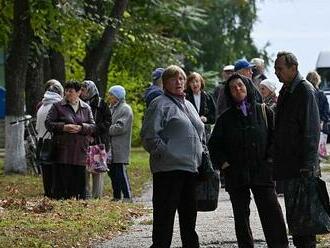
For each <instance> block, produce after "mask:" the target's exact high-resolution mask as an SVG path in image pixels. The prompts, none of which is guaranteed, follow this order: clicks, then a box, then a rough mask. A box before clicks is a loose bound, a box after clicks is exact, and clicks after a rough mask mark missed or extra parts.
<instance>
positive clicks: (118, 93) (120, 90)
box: [109, 85, 126, 101]
mask: <svg viewBox="0 0 330 248" xmlns="http://www.w3.org/2000/svg"><path fill="white" fill-rule="evenodd" d="M109 94H111V95H113V96H114V97H116V98H117V99H118V100H119V101H120V100H123V99H125V96H126V91H125V88H124V87H123V86H121V85H114V86H112V87H111V88H110V89H109Z"/></svg>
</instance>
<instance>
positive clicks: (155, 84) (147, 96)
mask: <svg viewBox="0 0 330 248" xmlns="http://www.w3.org/2000/svg"><path fill="white" fill-rule="evenodd" d="M163 72H164V68H157V69H155V70H154V71H153V72H152V73H151V77H152V85H150V86H149V87H148V88H147V89H146V91H145V92H144V100H145V102H146V105H147V107H148V106H149V104H150V103H151V101H152V100H153V99H154V98H156V97H157V96H160V95H162V94H163V93H164V92H163V82H162V74H163Z"/></svg>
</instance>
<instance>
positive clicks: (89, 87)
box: [82, 80, 99, 101]
mask: <svg viewBox="0 0 330 248" xmlns="http://www.w3.org/2000/svg"><path fill="white" fill-rule="evenodd" d="M82 87H84V88H86V95H84V96H82V99H83V100H85V101H90V100H91V99H92V98H93V97H95V96H99V91H98V89H97V87H96V85H95V83H94V82H93V81H91V80H85V81H83V83H82Z"/></svg>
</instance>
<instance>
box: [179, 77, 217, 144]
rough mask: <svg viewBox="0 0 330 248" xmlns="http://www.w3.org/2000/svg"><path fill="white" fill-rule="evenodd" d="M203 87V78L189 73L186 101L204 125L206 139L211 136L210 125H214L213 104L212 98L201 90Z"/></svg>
mask: <svg viewBox="0 0 330 248" xmlns="http://www.w3.org/2000/svg"><path fill="white" fill-rule="evenodd" d="M204 87H205V82H204V79H203V77H202V76H201V75H200V74H199V73H197V72H192V73H190V75H189V76H188V78H187V83H186V91H185V93H186V99H187V100H188V101H190V102H191V103H192V104H193V105H194V107H195V109H196V110H197V113H198V114H199V116H200V118H201V121H202V122H203V123H204V124H205V133H206V138H207V139H208V138H209V137H210V134H211V124H214V123H215V104H214V101H213V98H212V96H211V95H209V94H208V93H206V92H205V91H204V90H203V89H204Z"/></svg>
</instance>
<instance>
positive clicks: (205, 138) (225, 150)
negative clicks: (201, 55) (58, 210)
mask: <svg viewBox="0 0 330 248" xmlns="http://www.w3.org/2000/svg"><path fill="white" fill-rule="evenodd" d="M274 69H275V74H276V76H277V78H278V79H279V81H280V82H281V83H283V86H282V88H281V90H280V92H279V96H277V92H278V89H277V84H276V83H275V82H273V81H272V80H270V79H268V78H267V77H266V76H265V65H264V61H263V60H262V59H260V58H253V59H252V60H251V61H248V60H246V59H238V60H237V61H235V62H234V63H233V64H232V65H226V66H224V67H223V69H222V71H221V73H220V78H221V79H222V81H220V82H219V84H218V85H217V86H216V87H215V89H214V91H213V92H212V93H208V92H206V91H205V79H204V78H203V76H202V75H201V74H200V73H198V72H186V71H184V70H183V69H182V68H181V67H179V66H176V65H171V66H168V67H167V68H157V69H155V70H154V71H153V72H152V74H151V77H152V84H151V85H150V87H148V88H147V89H146V90H145V92H144V95H143V96H144V97H143V99H144V101H145V103H146V111H145V114H144V118H143V123H142V128H141V140H142V144H143V146H144V148H145V149H146V151H147V152H148V153H149V154H150V168H151V172H152V183H153V198H152V203H153V232H152V242H153V244H152V246H151V247H155V248H156V247H157V248H158V247H159V248H163V247H164V248H165V247H170V245H171V240H172V235H173V224H174V217H175V213H176V211H177V212H178V214H179V223H180V234H181V240H182V245H183V247H190V248H194V247H199V238H198V235H197V232H196V230H195V227H196V218H197V206H196V195H195V188H196V185H197V182H198V177H197V176H198V167H199V165H200V164H201V160H202V152H203V151H205V149H208V150H209V152H210V157H211V160H212V164H213V167H214V169H215V170H216V171H219V174H220V178H221V180H220V181H221V187H223V188H225V190H226V191H227V192H228V194H229V196H230V201H231V204H232V208H233V214H234V224H235V231H236V237H237V242H238V246H239V247H244V248H245V247H253V246H254V245H253V244H254V240H253V234H252V230H251V227H250V224H249V223H250V222H249V215H250V209H249V205H250V201H251V192H252V194H253V198H254V200H255V203H256V205H257V209H258V213H259V216H260V221H261V224H262V228H263V231H264V235H265V238H266V242H267V245H268V246H269V247H279V248H280V247H283V248H284V247H288V238H287V231H286V225H285V221H284V217H283V213H282V209H281V206H280V204H279V202H278V196H280V195H284V199H285V202H287V200H288V197H290V195H292V192H291V191H290V190H291V187H290V185H292V184H293V183H294V182H295V180H296V178H297V177H299V176H300V175H301V174H304V173H305V174H308V173H311V172H313V173H312V174H313V175H314V171H316V170H317V169H318V170H319V163H320V161H319V155H318V149H319V137H320V130H321V129H322V128H323V127H324V126H325V125H326V124H327V123H328V121H329V116H330V115H329V105H328V102H327V99H326V97H325V95H324V93H323V92H322V91H320V90H319V88H318V85H319V83H320V77H319V75H318V74H317V72H315V71H312V72H310V73H309V74H308V75H307V80H306V79H305V78H304V77H303V76H302V75H301V74H300V73H299V70H298V60H297V58H296V57H295V55H294V54H292V53H290V52H279V53H278V54H277V58H276V61H275V66H274ZM63 87H64V88H63ZM125 97H126V90H125V88H123V87H122V86H120V85H115V86H112V87H111V88H110V89H109V91H108V95H107V101H105V100H104V99H102V98H101V97H100V95H99V92H98V89H97V87H96V85H95V83H94V82H92V81H90V80H85V81H83V82H82V83H79V82H77V81H68V82H66V83H65V84H64V85H63V86H62V85H61V84H60V83H59V82H58V81H56V80H50V81H49V82H47V84H46V91H45V95H44V98H43V100H42V101H41V103H40V104H39V106H38V108H39V110H38V113H37V131H38V136H39V137H43V138H45V137H47V138H51V139H52V141H53V144H54V151H55V153H56V156H54V160H53V163H45V164H42V175H43V183H44V190H45V196H47V197H50V198H54V199H69V198H72V197H74V198H76V199H88V198H91V197H92V198H100V197H102V192H103V184H104V182H103V176H104V173H91V172H88V171H86V169H85V167H86V155H87V150H88V149H87V148H88V146H91V145H96V144H105V150H106V152H107V154H108V155H109V157H110V158H111V160H110V159H109V160H108V161H107V162H108V167H109V172H108V175H109V176H110V179H111V183H112V189H113V200H114V201H119V200H123V201H126V202H132V193H131V189H130V182H129V177H128V174H127V165H128V164H129V156H130V148H131V135H132V121H133V112H132V109H131V107H130V106H129V105H128V104H127V103H126V102H125ZM318 175H320V174H318ZM293 243H294V245H295V246H296V247H306V248H307V247H315V245H316V239H315V235H313V234H312V235H304V234H302V235H293Z"/></svg>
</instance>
